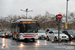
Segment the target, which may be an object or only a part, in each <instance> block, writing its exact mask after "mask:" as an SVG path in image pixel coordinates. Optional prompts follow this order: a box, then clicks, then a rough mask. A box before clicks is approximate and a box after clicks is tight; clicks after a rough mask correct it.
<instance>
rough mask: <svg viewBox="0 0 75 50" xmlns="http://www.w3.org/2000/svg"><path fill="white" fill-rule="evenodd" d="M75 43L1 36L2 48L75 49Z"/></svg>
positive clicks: (30, 49)
mask: <svg viewBox="0 0 75 50" xmlns="http://www.w3.org/2000/svg"><path fill="white" fill-rule="evenodd" d="M67 44H74V42H73V41H70V42H60V43H58V42H53V43H52V42H51V41H46V40H37V41H35V42H32V41H29V42H24V41H16V40H13V39H11V38H0V50H75V46H74V45H73V46H71V45H67Z"/></svg>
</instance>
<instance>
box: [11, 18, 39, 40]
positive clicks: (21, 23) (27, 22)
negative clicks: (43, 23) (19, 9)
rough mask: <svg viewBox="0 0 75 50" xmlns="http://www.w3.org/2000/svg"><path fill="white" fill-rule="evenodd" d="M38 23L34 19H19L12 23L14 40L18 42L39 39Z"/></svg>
mask: <svg viewBox="0 0 75 50" xmlns="http://www.w3.org/2000/svg"><path fill="white" fill-rule="evenodd" d="M38 26H39V24H38V22H37V20H32V19H19V20H17V21H14V22H12V25H11V32H12V38H13V39H16V40H26V39H28V40H29V39H30V40H33V41H35V40H36V39H38V33H37V32H38Z"/></svg>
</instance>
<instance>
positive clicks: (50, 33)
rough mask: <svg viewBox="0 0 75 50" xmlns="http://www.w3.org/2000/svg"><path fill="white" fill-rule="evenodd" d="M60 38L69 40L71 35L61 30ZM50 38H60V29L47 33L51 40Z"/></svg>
mask: <svg viewBox="0 0 75 50" xmlns="http://www.w3.org/2000/svg"><path fill="white" fill-rule="evenodd" d="M59 39H60V41H61V40H67V41H68V40H69V37H68V36H67V35H66V34H64V33H62V32H61V31H60V37H59ZM49 40H51V41H57V40H58V31H49V32H48V33H47V41H49Z"/></svg>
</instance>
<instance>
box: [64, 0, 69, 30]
mask: <svg viewBox="0 0 75 50" xmlns="http://www.w3.org/2000/svg"><path fill="white" fill-rule="evenodd" d="M68 1H69V0H67V2H66V23H65V29H67V16H68Z"/></svg>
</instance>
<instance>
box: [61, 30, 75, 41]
mask: <svg viewBox="0 0 75 50" xmlns="http://www.w3.org/2000/svg"><path fill="white" fill-rule="evenodd" d="M62 32H63V33H65V34H66V35H68V37H69V40H70V41H71V40H72V39H74V38H75V34H74V32H73V31H72V30H65V31H62Z"/></svg>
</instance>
